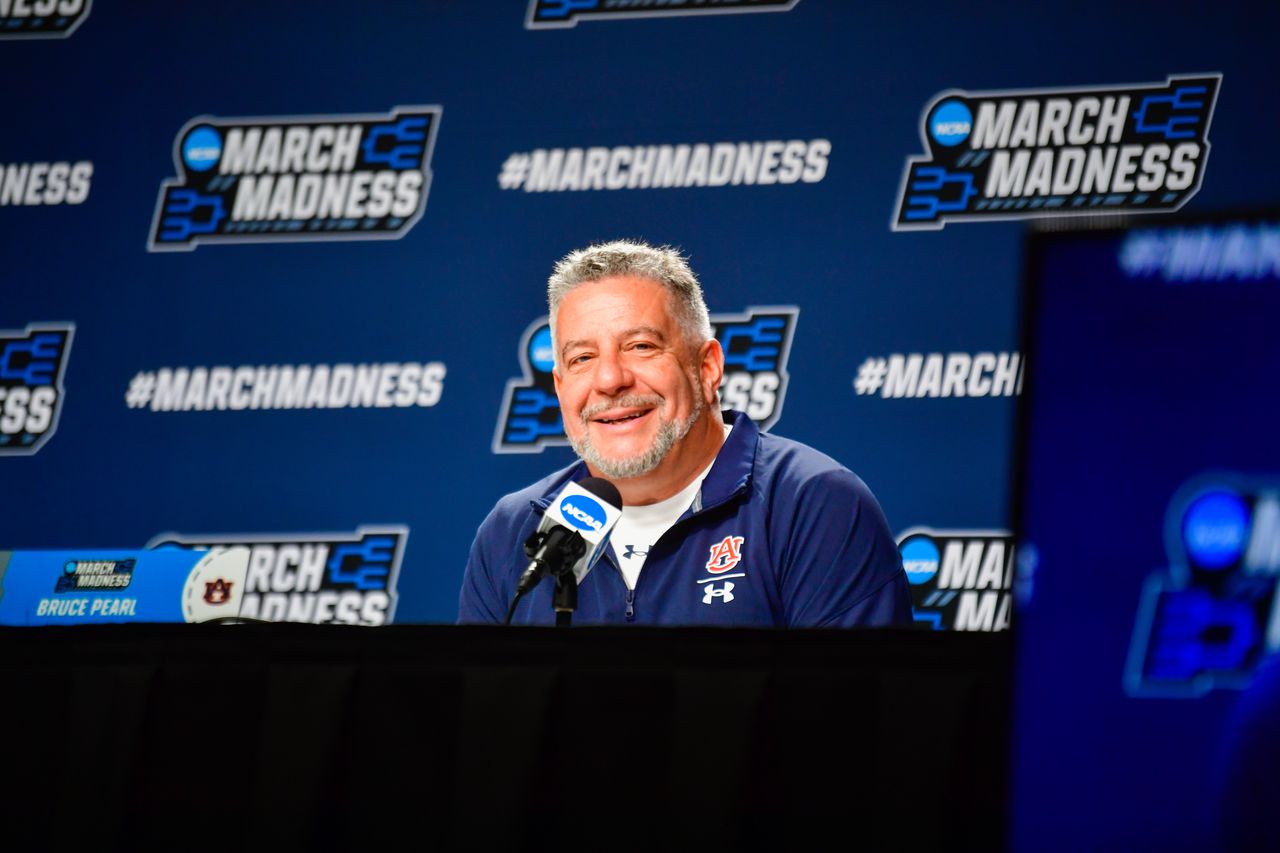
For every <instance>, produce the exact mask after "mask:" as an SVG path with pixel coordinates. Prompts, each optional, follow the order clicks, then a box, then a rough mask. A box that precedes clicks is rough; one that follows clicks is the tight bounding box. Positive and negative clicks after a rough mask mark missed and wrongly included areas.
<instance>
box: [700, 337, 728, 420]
mask: <svg viewBox="0 0 1280 853" xmlns="http://www.w3.org/2000/svg"><path fill="white" fill-rule="evenodd" d="M723 378H724V348H723V347H721V346H720V342H719V341H718V340H716V339H715V338H711V339H710V340H708V341H705V342H703V344H702V346H700V347H698V379H699V380H700V381H701V382H702V399H703V401H704V402H705V403H706V404H707V405H711V404H713V403H714V402H715V399H716V390H717V389H718V388H719V387H720V380H721V379H723Z"/></svg>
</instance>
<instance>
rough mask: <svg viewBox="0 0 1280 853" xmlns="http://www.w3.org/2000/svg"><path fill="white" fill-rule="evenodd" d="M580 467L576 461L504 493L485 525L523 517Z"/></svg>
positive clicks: (569, 478)
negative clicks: (531, 506)
mask: <svg viewBox="0 0 1280 853" xmlns="http://www.w3.org/2000/svg"><path fill="white" fill-rule="evenodd" d="M580 467H581V463H579V462H574V463H572V464H570V465H566V466H565V467H563V468H561V469H560V470H558V471H553V472H551V473H550V474H548V475H547V476H545V477H543V478H542V479H541V480H538V481H536V482H534V483H530V484H529V485H527V486H525V487H524V488H523V489H520V490H519V491H515V492H510V493H509V494H505V495H503V496H502V497H501V498H499V499H498V502H497V503H496V504H494V506H493V509H492V510H491V511H490V512H489V517H488V518H486V519H485V521H484V523H485V525H486V526H488V525H490V524H494V523H500V522H502V521H509V520H511V519H513V518H518V519H523V518H524V514H525V513H527V512H528V511H529V506H530V504H534V503H541V502H543V501H544V499H545V498H546V497H547V496H548V495H550V494H554V493H555V492H556V491H558V490H559V489H560V487H561V486H563V485H564V484H565V483H566V482H567V481H568V480H571V479H572V478H573V476H574V474H575V473H576V472H577V471H578V469H579V468H580Z"/></svg>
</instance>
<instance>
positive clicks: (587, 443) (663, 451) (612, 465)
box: [570, 394, 707, 480]
mask: <svg viewBox="0 0 1280 853" xmlns="http://www.w3.org/2000/svg"><path fill="white" fill-rule="evenodd" d="M695 400H696V401H697V402H696V404H695V405H694V407H693V413H692V414H690V415H689V417H687V418H685V419H684V420H683V421H679V422H676V421H664V420H662V419H661V416H660V415H659V424H658V434H657V435H655V436H654V437H653V444H651V445H650V446H649V449H648V450H646V451H644V452H643V453H640V454H638V455H636V456H631V457H627V458H623V459H606V458H605V457H604V456H602V455H601V454H600V451H599V450H597V449H596V446H595V445H594V444H592V443H591V437H590V436H589V435H588V434H587V423H588V420H587V418H588V417H589V416H590V410H588V409H584V410H583V417H582V436H581V437H580V438H574V439H570V444H572V445H573V450H574V452H575V453H577V454H578V456H580V457H582V461H584V462H586V463H587V464H588V465H590V466H591V467H593V468H595V469H596V470H597V471H599V472H600V473H601V474H603V475H604V476H605V477H607V478H608V479H610V480H627V479H630V478H632V477H643V476H644V475H645V474H648V473H649V472H650V471H652V470H653V469H655V468H657V467H658V466H659V465H661V464H662V460H663V459H666V458H667V454H668V453H670V452H671V448H673V447H675V445H676V442H678V441H680V440H681V439H682V438H684V437H685V436H686V435H688V434H689V430H691V429H693V425H694V424H695V423H697V422H698V418H700V417H702V413H703V412H705V411H706V409H707V406H706V403H704V402H703V400H702V395H701V394H698V395H697V396H696V397H695ZM655 402H656V403H658V404H659V409H658V412H661V406H664V405H666V401H665V400H663V399H662V398H661V397H619V398H618V399H617V400H614V401H613V402H612V403H611V404H610V405H611V406H617V407H619V408H626V407H628V406H648V405H652V404H654V403H655Z"/></svg>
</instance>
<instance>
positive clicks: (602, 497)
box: [516, 477, 622, 599]
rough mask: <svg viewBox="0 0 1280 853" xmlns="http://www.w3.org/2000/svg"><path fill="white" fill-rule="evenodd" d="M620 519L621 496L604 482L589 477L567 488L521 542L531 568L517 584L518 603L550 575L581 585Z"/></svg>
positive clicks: (602, 551) (568, 484) (614, 488)
mask: <svg viewBox="0 0 1280 853" xmlns="http://www.w3.org/2000/svg"><path fill="white" fill-rule="evenodd" d="M621 516H622V495H620V494H619V493H618V489H617V487H616V486H614V485H613V483H610V482H609V481H608V480H602V479H601V478H599V477H587V478H586V479H584V480H582V481H581V482H577V483H573V482H570V483H567V484H565V487H564V488H563V489H561V491H560V494H558V495H556V497H555V499H554V500H552V502H551V506H549V507H547V511H546V513H545V514H544V515H543V516H542V522H541V523H540V524H539V525H538V529H537V530H535V531H534V532H533V534H532V535H530V536H529V539H528V541H526V542H525V545H524V549H525V554H526V555H527V556H528V557H529V567H528V568H527V569H525V571H524V574H523V575H521V576H520V581H519V583H518V584H516V598H517V599H518V598H519V597H520V596H522V595H524V594H525V593H527V592H528V591H529V590H531V589H533V588H534V587H535V586H537V584H538V581H539V580H541V579H542V578H543V577H544V576H545V575H548V574H550V575H553V576H555V577H560V576H561V575H563V574H565V573H566V572H568V571H569V570H572V571H573V578H574V583H575V585H576V584H578V583H581V582H582V579H583V578H585V577H586V576H587V573H588V572H590V571H591V569H592V567H593V566H595V564H596V561H597V560H599V559H600V557H601V555H602V554H604V551H605V548H607V547H608V544H609V534H610V533H611V532H612V531H613V526H614V525H615V524H617V523H618V519H619V518H620V517H621Z"/></svg>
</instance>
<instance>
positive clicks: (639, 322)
mask: <svg viewBox="0 0 1280 853" xmlns="http://www.w3.org/2000/svg"><path fill="white" fill-rule="evenodd" d="M547 301H548V306H549V308H550V311H551V337H552V342H553V346H554V348H555V372H554V376H555V384H556V393H557V395H558V396H559V398H560V409H561V413H562V414H563V417H564V428H565V434H566V435H567V436H568V437H569V440H570V442H571V443H572V444H573V449H574V450H575V451H576V452H577V454H578V456H579V457H581V461H579V462H577V463H575V464H573V465H571V466H569V467H568V468H565V469H563V470H561V471H557V472H556V473H554V474H552V475H551V476H549V477H546V478H544V479H543V480H540V481H538V482H537V483H534V484H533V485H532V486H530V487H528V488H527V489H524V490H522V491H520V492H516V493H515V494H511V495H507V496H506V497H504V498H503V499H502V500H500V501H499V502H498V504H497V506H495V507H494V509H493V511H492V512H490V513H489V516H488V517H487V518H486V519H485V520H484V523H483V524H481V525H480V529H479V531H477V533H476V539H475V542H474V544H473V545H472V548H471V558H470V560H469V562H468V563H467V569H466V575H465V577H464V579H463V583H462V592H461V594H460V597H459V613H458V620H459V621H460V622H501V621H503V617H504V615H505V613H506V612H507V607H508V604H509V603H510V602H511V600H512V598H513V597H514V595H515V590H516V583H517V581H518V579H519V577H520V574H521V572H523V570H524V568H525V566H526V565H527V563H528V559H527V557H525V554H524V550H523V543H524V541H525V539H527V538H528V536H529V534H530V533H532V532H533V531H534V530H535V529H536V528H537V526H538V523H539V522H540V521H541V519H542V515H543V513H544V512H545V511H546V509H547V507H548V506H549V505H550V503H551V500H552V498H554V497H555V496H556V495H557V494H558V493H559V492H560V490H561V489H562V488H563V487H564V486H565V484H566V483H567V482H570V481H578V480H581V479H583V478H584V477H588V476H595V477H603V478H605V479H607V480H610V481H611V482H612V483H613V484H614V485H615V486H617V487H618V491H619V492H620V493H621V495H622V500H623V512H622V518H621V520H619V521H618V523H617V525H616V526H615V527H614V529H613V533H612V536H611V539H610V543H611V547H610V549H609V551H608V552H606V553H605V555H604V557H603V558H602V559H601V560H600V562H599V563H598V564H597V565H596V567H595V568H594V569H593V570H592V571H591V572H590V574H588V575H587V576H586V577H585V578H584V579H583V581H582V584H581V586H580V587H579V590H578V609H577V611H576V613H575V616H574V621H575V623H576V624H615V623H618V624H625V623H636V624H648V625H742V626H755V627H766V626H778V627H783V626H787V627H852V626H874V625H906V624H910V622H911V595H910V591H909V588H908V585H907V579H906V574H905V573H904V572H903V570H902V561H901V558H900V556H899V554H898V549H897V546H896V545H895V543H894V541H893V537H892V535H891V534H890V532H889V527H888V524H887V523H886V522H885V519H884V515H883V513H882V512H881V510H880V506H879V504H878V503H877V502H876V499H875V498H874V497H873V496H872V494H871V492H870V491H869V490H868V489H867V487H866V485H864V484H863V482H862V481H861V480H860V479H858V477H857V476H855V475H854V474H853V473H852V472H851V471H849V470H848V469H847V468H844V467H842V466H841V465H840V464H839V463H837V462H835V461H834V460H832V459H831V458H829V457H827V456H824V455H823V454H821V453H819V452H818V451H816V450H814V449H812V448H810V447H806V446H805V445H803V444H800V443H798V442H794V441H789V440H788V439H785V438H779V437H778V436H774V435H770V434H768V433H762V432H760V431H759V430H758V429H756V426H755V424H754V423H753V422H752V421H751V420H750V419H749V418H748V417H747V416H746V415H744V414H742V413H741V412H732V411H725V412H721V410H720V406H719V400H718V396H717V389H718V388H719V385H720V379H721V377H722V375H723V373H724V352H723V351H722V350H721V348H720V343H719V342H718V341H717V340H716V339H715V336H714V335H713V334H712V329H711V321H710V318H709V316H708V313H707V306H706V303H705V301H704V300H703V297H702V288H701V287H700V286H699V284H698V280H697V278H696V277H695V276H694V274H693V271H692V270H691V269H690V268H689V265H688V264H687V263H686V262H685V260H684V258H682V257H681V256H680V254H679V253H678V252H676V251H674V250H672V249H669V248H665V247H664V248H654V247H652V246H648V245H646V244H643V243H633V242H626V241H617V242H612V243H605V244H601V245H596V246H590V247H588V248H586V249H582V250H580V251H577V252H573V253H571V254H569V255H567V256H566V257H565V258H564V259H563V260H561V261H560V263H558V264H557V265H556V268H555V271H554V272H553V273H552V275H551V278H550V280H549V281H548V283H547ZM551 587H552V584H551V583H550V582H547V583H543V584H541V585H540V586H539V587H537V588H535V589H534V591H533V592H532V593H530V594H529V595H527V596H526V597H525V599H524V600H522V602H521V603H520V605H519V606H518V607H517V609H516V610H515V614H514V617H513V620H512V621H513V622H515V623H519V624H551V623H553V622H554V611H553V607H552V604H551V595H552V589H551Z"/></svg>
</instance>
